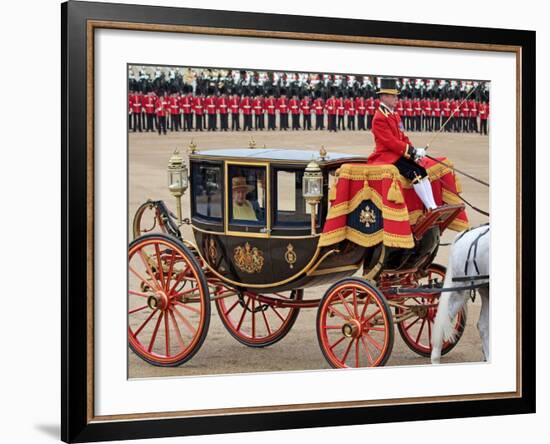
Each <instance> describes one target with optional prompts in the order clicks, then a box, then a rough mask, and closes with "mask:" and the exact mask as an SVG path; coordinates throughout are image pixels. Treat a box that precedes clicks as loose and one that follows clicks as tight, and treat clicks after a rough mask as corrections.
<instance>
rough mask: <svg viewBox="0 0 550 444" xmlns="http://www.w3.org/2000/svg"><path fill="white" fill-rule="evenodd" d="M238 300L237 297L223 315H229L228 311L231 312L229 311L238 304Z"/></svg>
mask: <svg viewBox="0 0 550 444" xmlns="http://www.w3.org/2000/svg"><path fill="white" fill-rule="evenodd" d="M239 302H240V301H239V299H237V300H236V301H235V303H234V304H233V305H232V306H231V307H229V309H228V310H227V311H225V312H224V314H225V316H227V315H229V313H231V311H232V310H233V309H234V308H235V307H236V306H237V304H238V303H239Z"/></svg>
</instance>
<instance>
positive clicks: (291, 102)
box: [128, 91, 489, 135]
mask: <svg viewBox="0 0 550 444" xmlns="http://www.w3.org/2000/svg"><path fill="white" fill-rule="evenodd" d="M378 106H379V100H378V99H377V98H374V97H363V96H358V97H353V96H351V97H349V96H348V97H343V94H341V93H338V94H332V95H331V96H330V97H329V98H327V99H326V100H324V99H323V98H321V97H316V98H313V97H309V96H303V97H299V96H297V95H294V96H291V97H287V96H286V95H281V96H280V97H275V96H273V95H269V96H263V95H259V94H258V95H255V96H252V95H250V94H245V95H237V94H233V95H226V94H216V95H215V94H210V95H202V94H201V93H200V92H199V93H197V94H193V93H191V92H189V93H187V94H179V93H173V94H170V95H168V93H166V92H164V93H162V94H161V95H160V96H157V94H155V93H154V92H152V91H151V92H149V93H147V94H143V93H141V92H140V91H137V92H134V91H130V94H129V96H128V110H129V120H128V124H129V128H130V130H131V131H134V132H136V131H139V132H142V131H158V133H159V135H160V134H166V132H167V129H169V130H170V131H180V130H182V131H192V130H195V131H203V130H207V131H217V130H221V131H229V130H233V131H240V130H241V129H242V130H244V131H252V130H258V131H262V130H264V129H265V130H268V131H269V130H273V131H274V130H276V129H277V128H278V129H279V130H288V129H292V130H300V129H304V130H311V129H312V128H313V124H312V116H315V129H316V130H324V129H325V128H326V129H328V130H329V131H334V132H336V131H338V130H346V129H347V130H352V131H353V130H355V129H356V128H357V129H358V130H370V129H371V125H372V118H373V116H374V113H375V111H376V109H377V108H378ZM395 109H396V112H397V113H398V114H399V115H400V116H401V120H402V122H403V126H404V129H405V130H407V131H439V130H440V128H441V126H442V125H443V124H444V123H445V122H447V121H448V124H447V125H446V126H445V131H447V132H462V133H470V132H472V133H479V134H483V135H486V134H487V120H488V117H489V103H488V102H487V101H479V100H476V99H467V100H460V99H450V100H449V99H441V100H439V99H437V98H422V99H420V98H409V97H404V98H403V99H401V100H399V101H398V102H397V106H396V108H395ZM230 115H231V126H230V125H229V116H230ZM289 116H290V118H289ZM266 117H267V125H266ZM277 117H278V118H277ZM218 121H219V125H218ZM241 121H242V125H241ZM478 122H479V125H478ZM356 123H357V125H356Z"/></svg>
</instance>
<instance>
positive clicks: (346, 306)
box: [338, 292, 354, 318]
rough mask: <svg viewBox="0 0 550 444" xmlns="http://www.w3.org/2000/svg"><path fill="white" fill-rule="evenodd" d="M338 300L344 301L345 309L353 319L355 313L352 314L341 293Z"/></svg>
mask: <svg viewBox="0 0 550 444" xmlns="http://www.w3.org/2000/svg"><path fill="white" fill-rule="evenodd" d="M338 299H340V300H341V301H342V304H344V307H345V308H346V310H347V312H348V313H349V315H350V317H351V318H353V317H354V316H353V313H352V311H351V309H350V308H349V307H348V303H347V302H346V300H345V299H344V297H343V296H342V294H341V292H338Z"/></svg>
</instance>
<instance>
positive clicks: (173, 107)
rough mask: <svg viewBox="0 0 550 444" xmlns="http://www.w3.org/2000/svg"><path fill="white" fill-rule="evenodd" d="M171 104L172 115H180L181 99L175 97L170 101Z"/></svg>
mask: <svg viewBox="0 0 550 444" xmlns="http://www.w3.org/2000/svg"><path fill="white" fill-rule="evenodd" d="M168 101H169V103H170V114H172V115H175V114H179V113H180V106H179V97H177V96H173V97H170V99H169V100H168Z"/></svg>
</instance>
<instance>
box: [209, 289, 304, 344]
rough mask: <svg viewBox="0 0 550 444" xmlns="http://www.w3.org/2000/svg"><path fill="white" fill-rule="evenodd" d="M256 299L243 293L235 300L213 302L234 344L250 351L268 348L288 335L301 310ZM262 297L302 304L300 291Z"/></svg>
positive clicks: (232, 297) (253, 294)
mask: <svg viewBox="0 0 550 444" xmlns="http://www.w3.org/2000/svg"><path fill="white" fill-rule="evenodd" d="M255 295H256V294H255V293H252V292H250V291H245V292H242V293H238V294H236V295H235V296H229V297H226V298H220V299H216V308H217V310H218V314H219V315H220V318H221V320H222V322H223V325H225V328H227V330H228V331H229V333H230V334H231V335H232V336H233V337H234V338H235V339H236V340H237V341H239V342H240V343H242V344H244V345H247V346H249V347H267V346H268V345H272V344H275V343H276V342H278V341H280V340H281V339H283V338H284V337H285V336H286V335H287V333H288V332H289V331H290V329H291V328H292V326H293V325H294V323H295V322H296V318H297V317H298V313H299V312H300V309H299V308H283V307H277V306H275V304H269V303H265V302H260V301H258V300H256V299H255V298H254V296H255ZM265 296H269V297H277V298H278V299H284V300H301V299H302V297H303V290H292V291H290V292H284V293H274V294H265Z"/></svg>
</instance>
